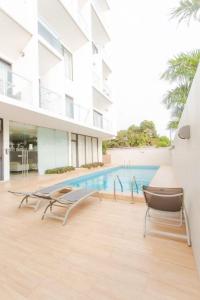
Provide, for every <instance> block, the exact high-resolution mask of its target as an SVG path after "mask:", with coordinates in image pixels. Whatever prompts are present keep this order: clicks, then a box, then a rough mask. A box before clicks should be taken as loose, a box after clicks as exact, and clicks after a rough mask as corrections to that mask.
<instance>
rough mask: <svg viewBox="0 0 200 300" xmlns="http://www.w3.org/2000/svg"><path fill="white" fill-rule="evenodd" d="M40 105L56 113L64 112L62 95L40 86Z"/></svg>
mask: <svg viewBox="0 0 200 300" xmlns="http://www.w3.org/2000/svg"><path fill="white" fill-rule="evenodd" d="M40 107H41V108H43V109H45V110H48V111H50V112H53V113H56V114H61V115H62V114H63V109H62V97H61V95H59V94H57V93H56V92H54V91H51V90H49V89H47V88H44V87H40Z"/></svg>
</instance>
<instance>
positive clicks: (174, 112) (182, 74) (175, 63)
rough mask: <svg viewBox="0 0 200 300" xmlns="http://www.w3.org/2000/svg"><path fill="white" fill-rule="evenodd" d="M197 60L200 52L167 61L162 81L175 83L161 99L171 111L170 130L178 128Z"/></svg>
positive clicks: (182, 54)
mask: <svg viewBox="0 0 200 300" xmlns="http://www.w3.org/2000/svg"><path fill="white" fill-rule="evenodd" d="M199 60H200V50H194V51H191V52H187V53H181V54H179V55H177V56H175V57H173V58H172V59H170V60H169V62H168V67H167V70H166V71H165V72H164V73H163V74H162V76H161V78H162V79H165V80H167V81H169V82H173V83H174V82H175V83H176V87H175V88H173V89H171V90H169V91H168V92H167V93H166V94H165V95H164V98H163V103H164V105H165V106H166V108H167V109H170V110H171V116H172V121H170V123H169V125H168V127H169V128H171V129H174V128H175V127H176V126H178V123H179V120H180V118H181V115H182V112H183V109H184V105H185V103H186V101H187V98H188V94H189V91H190V88H191V85H192V81H193V79H194V76H195V73H196V70H197V67H198V64H199Z"/></svg>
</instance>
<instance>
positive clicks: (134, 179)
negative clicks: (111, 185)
mask: <svg viewBox="0 0 200 300" xmlns="http://www.w3.org/2000/svg"><path fill="white" fill-rule="evenodd" d="M134 185H135V187H136V191H137V194H139V187H138V184H137V181H136V177H135V176H133V177H132V180H131V197H132V199H134V193H133V189H134Z"/></svg>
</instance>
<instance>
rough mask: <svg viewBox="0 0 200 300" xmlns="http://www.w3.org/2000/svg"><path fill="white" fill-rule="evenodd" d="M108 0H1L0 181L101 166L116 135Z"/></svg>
mask: <svg viewBox="0 0 200 300" xmlns="http://www.w3.org/2000/svg"><path fill="white" fill-rule="evenodd" d="M109 10H110V7H109V3H108V2H107V0H51V1H49V0H18V1H13V0H0V35H1V43H0V180H8V179H9V177H10V173H12V172H13V173H18V172H19V173H20V172H23V171H24V170H28V171H36V172H38V173H39V174H43V173H44V171H45V170H46V169H49V168H54V167H62V166H67V165H73V166H76V167H79V166H81V165H82V164H85V163H90V162H96V161H101V160H102V151H101V145H102V139H107V138H111V137H112V136H113V135H114V134H115V131H114V129H113V128H114V127H113V103H112V98H111V92H110V88H109V84H110V75H111V67H110V63H109V58H108V56H107V54H106V53H107V48H108V47H109V44H110V34H109V26H108V21H109V13H110V11H109Z"/></svg>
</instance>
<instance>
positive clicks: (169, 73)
mask: <svg viewBox="0 0 200 300" xmlns="http://www.w3.org/2000/svg"><path fill="white" fill-rule="evenodd" d="M199 60H200V50H199V49H198V50H193V51H191V52H186V53H180V54H179V55H176V56H175V57H173V58H172V59H170V60H169V61H168V67H167V70H166V71H165V72H164V73H163V74H162V76H161V78H162V79H166V80H168V81H170V82H174V81H178V82H180V83H183V84H185V83H188V84H190V85H191V83H192V81H193V78H194V76H195V73H196V70H197V66H198V64H199Z"/></svg>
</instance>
